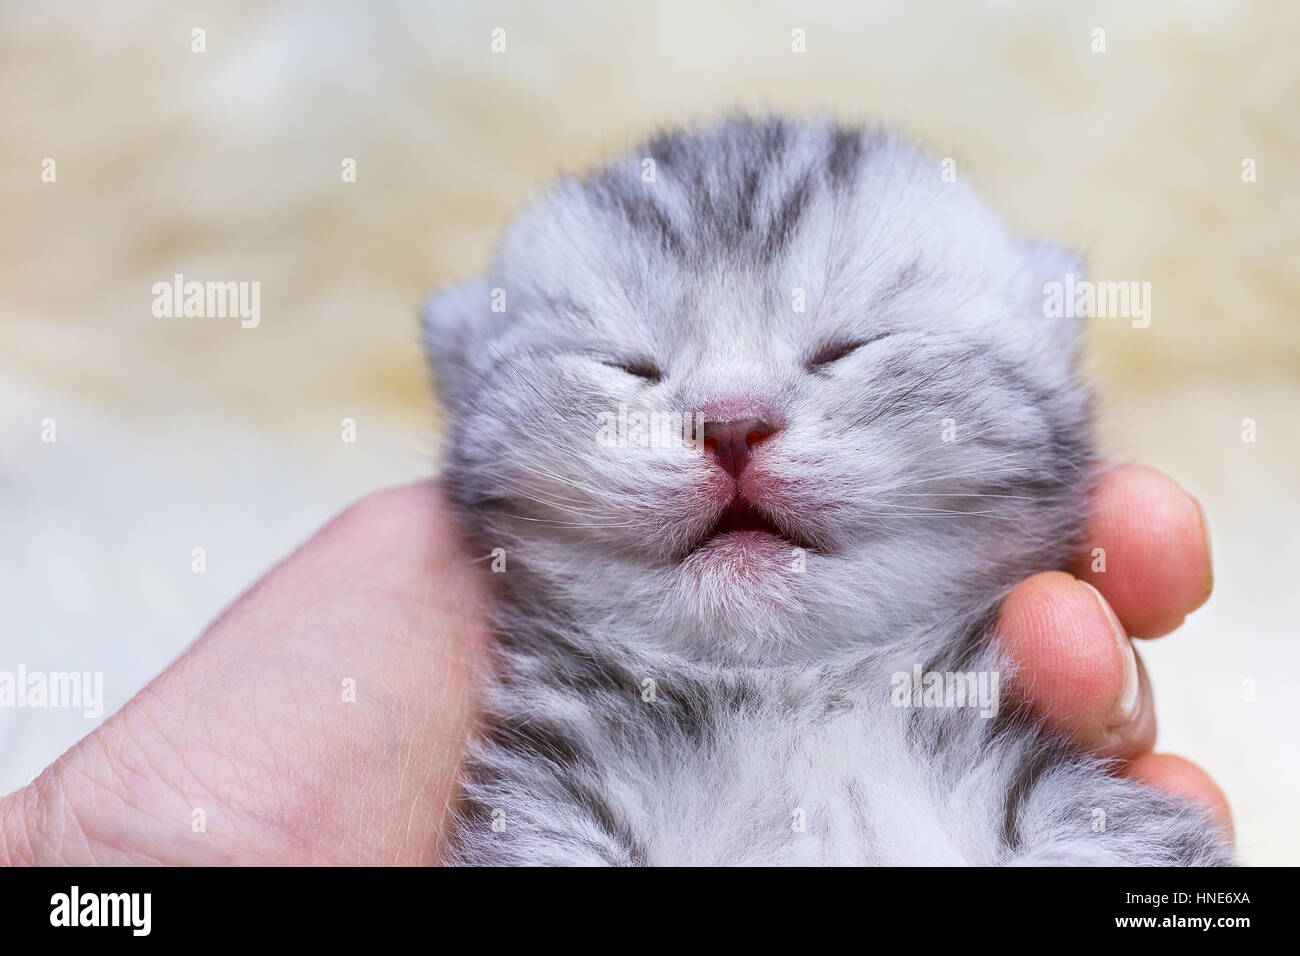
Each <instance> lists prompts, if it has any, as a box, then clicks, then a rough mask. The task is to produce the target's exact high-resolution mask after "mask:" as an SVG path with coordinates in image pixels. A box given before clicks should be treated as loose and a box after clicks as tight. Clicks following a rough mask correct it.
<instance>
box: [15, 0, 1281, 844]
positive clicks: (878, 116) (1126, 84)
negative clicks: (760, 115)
mask: <svg viewBox="0 0 1300 956" xmlns="http://www.w3.org/2000/svg"><path fill="white" fill-rule="evenodd" d="M1080 6H1081V5H1078V4H1067V3H1060V4H1044V3H1040V2H1034V0H1024V2H984V3H956V2H953V3H903V2H899V3H871V4H859V3H850V2H845V3H842V4H834V3H828V4H819V3H784V4H774V3H761V2H731V3H716V4H709V5H707V6H706V5H703V4H696V3H667V4H634V3H625V4H619V3H610V4H604V5H599V6H597V5H591V7H590V8H588V7H587V6H586V5H577V4H574V5H570V4H528V5H525V4H499V3H496V4H494V3H481V4H475V5H473V6H472V8H471V9H460V8H458V6H453V5H452V4H450V3H448V4H440V3H409V4H403V3H374V4H364V5H363V4H338V5H330V4H324V3H307V2H286V3H279V4H261V3H252V2H245V3H222V4H215V3H214V4H210V5H203V4H195V3H188V2H171V3H164V2H161V0H158V2H120V3H114V4H111V5H101V4H90V3H84V4H80V5H76V4H73V5H69V6H67V7H64V8H62V9H56V8H52V7H50V6H49V5H48V4H40V3H36V2H32V3H28V2H25V0H19V2H14V0H10V2H8V3H6V4H5V5H4V6H3V8H0V116H3V117H4V121H3V122H4V134H3V139H4V146H3V149H0V201H2V203H3V205H2V207H0V208H2V209H3V222H2V224H0V319H2V321H3V339H2V341H3V348H2V349H0V407H2V408H3V413H2V414H0V428H2V431H0V492H2V494H0V532H2V533H3V548H0V572H2V573H0V598H3V607H4V609H5V613H4V614H3V618H2V620H3V624H0V669H6V670H14V669H15V668H16V666H17V665H18V664H19V663H23V664H25V665H26V666H27V667H28V668H29V669H45V670H69V669H79V670H91V671H94V670H102V671H103V672H104V674H105V685H106V686H105V692H106V697H107V701H106V712H109V711H111V710H112V709H114V708H116V707H117V706H119V705H120V704H121V703H122V702H123V701H125V700H126V699H127V698H128V697H129V696H130V695H131V694H132V693H134V692H135V691H136V690H137V689H139V688H140V687H141V686H142V685H143V684H144V683H145V682H146V681H147V680H148V679H149V678H150V677H151V676H152V675H153V674H155V673H156V672H157V671H158V670H159V669H161V668H162V667H164V666H165V665H166V664H167V663H168V661H169V660H171V659H172V658H173V657H174V656H175V655H176V654H178V653H179V652H180V651H181V650H182V649H183V648H184V646H185V645H186V644H187V643H188V642H189V641H191V640H192V639H193V638H194V637H195V636H197V635H198V634H199V633H200V632H201V631H202V629H203V628H204V626H205V625H206V624H207V623H208V622H209V621H210V620H211V618H212V617H213V616H214V615H215V614H216V613H218V611H219V610H220V609H221V608H222V607H223V606H224V605H225V604H226V603H228V602H229V601H230V600H231V599H233V598H234V597H235V596H236V595H237V594H238V593H239V592H240V591H241V590H242V589H243V588H244V587H246V586H247V585H248V584H249V583H251V582H252V581H253V580H254V579H255V578H256V576H257V575H258V574H259V573H260V572H261V571H263V570H264V569H265V568H266V567H267V566H268V565H269V564H270V563H271V562H273V561H274V560H276V559H277V558H279V557H280V556H282V555H284V554H285V553H286V552H287V551H288V550H290V549H291V548H292V547H293V546H294V545H295V544H296V543H297V542H299V541H301V540H302V539H303V538H304V537H306V536H307V535H308V534H309V533H310V532H311V531H312V530H313V529H314V528H316V527H317V526H318V525H320V524H321V523H322V522H323V521H325V520H326V519H327V518H328V517H329V516H330V515H332V514H333V513H334V512H336V511H337V510H338V509H340V508H341V507H343V506H344V505H346V504H347V503H348V502H350V501H352V500H353V499H355V498H357V497H359V496H360V495H362V494H364V493H366V492H367V491H370V490H373V489H376V488H379V487H381V486H384V485H387V484H390V483H394V482H400V481H406V480H412V479H416V478H420V477H423V476H427V475H429V474H431V473H432V472H433V471H434V470H435V468H436V447H437V433H438V422H437V419H436V416H435V413H434V411H433V409H432V406H431V403H430V401H429V399H428V395H427V382H426V374H425V370H424V364H423V359H422V356H421V354H420V351H419V348H418V346H417V324H416V318H415V315H416V309H417V307H418V304H419V302H420V300H421V298H422V296H423V295H424V294H425V293H426V292H427V291H428V290H430V289H431V288H433V287H434V286H436V285H438V284H440V283H443V282H446V281H448V280H452V279H456V278H458V277H463V276H467V275H469V274H471V273H473V272H474V271H476V270H480V269H482V268H483V267H484V265H485V263H486V262H487V260H488V257H489V255H490V252H491V247H492V243H493V241H494V238H495V236H496V234H497V232H498V229H499V228H500V226H501V225H502V223H503V222H504V221H505V220H506V218H507V217H508V216H509V215H510V213H511V212H512V211H514V210H515V209H517V208H518V207H519V206H520V204H521V203H523V202H524V201H525V200H526V198H527V197H528V196H529V195H530V194H531V193H532V192H533V191H534V190H535V189H536V188H537V187H539V186H541V185H543V184H544V183H546V182H547V181H548V180H549V179H550V178H551V177H552V176H553V175H554V174H555V173H556V172H557V171H559V170H561V169H566V170H567V169H578V168H581V167H583V166H585V165H587V164H590V163H592V162H594V161H596V160H598V159H599V158H600V157H602V156H605V155H608V154H610V153H613V152H616V151H618V150H620V149H621V148H624V147H626V146H627V145H630V144H631V143H632V142H633V141H635V140H636V139H637V138H638V137H640V136H641V135H643V134H644V133H646V132H647V131H648V130H650V129H651V128H652V127H653V126H655V125H658V124H663V123H672V122H676V121H679V120H683V119H688V118H691V117H702V116H708V115H711V114H713V113H715V112H717V111H719V110H721V109H725V108H728V107H732V106H756V107H771V108H776V109H782V110H790V111H793V112H796V113H805V112H816V111H825V112H831V113H834V114H836V115H838V116H841V117H844V118H850V119H859V118H863V119H872V120H881V121H888V122H893V123H897V124H899V125H901V126H902V127H904V128H905V129H907V130H908V131H910V132H911V133H912V134H913V135H914V136H915V137H917V138H918V139H920V140H921V141H922V142H924V143H926V144H927V145H928V146H930V147H931V148H932V149H933V150H934V151H936V152H937V153H938V155H940V156H952V157H954V158H956V159H957V161H958V168H959V172H960V174H961V175H963V176H969V177H971V178H972V179H973V180H974V181H975V182H976V183H977V185H978V186H980V187H981V188H982V189H983V190H984V192H985V193H986V194H987V195H989V196H990V198H991V199H992V200H993V201H994V203H995V204H996V205H997V206H998V207H999V208H1001V209H1002V210H1003V211H1004V212H1005V213H1006V215H1007V216H1008V217H1009V219H1010V220H1011V222H1012V223H1013V225H1014V226H1016V227H1017V228H1018V229H1021V230H1022V231H1024V232H1026V233H1033V234H1039V235H1043V236H1048V237H1054V238H1058V239H1061V240H1064V241H1067V242H1069V243H1072V244H1075V245H1076V246H1078V247H1079V248H1081V249H1083V250H1084V251H1085V252H1086V253H1087V255H1088V257H1089V262H1090V267H1091V273H1092V276H1093V277H1094V278H1097V279H1114V280H1137V281H1143V280H1145V281H1150V282H1151V283H1152V287H1153V292H1152V296H1153V303H1154V305H1153V320H1152V323H1151V327H1150V328H1148V329H1143V330H1136V329H1132V328H1130V327H1129V325H1128V323H1127V322H1126V321H1124V320H1114V319H1110V320H1107V319H1099V320H1095V321H1094V323H1093V328H1092V333H1091V335H1092V343H1093V346H1094V352H1095V356H1094V358H1095V361H1094V363H1093V364H1094V368H1095V372H1096V375H1097V378H1098V380H1099V381H1100V382H1101V383H1102V384H1103V386H1104V389H1105V394H1106V396H1107V415H1106V423H1107V424H1106V435H1107V437H1108V444H1109V448H1110V450H1111V452H1112V453H1113V454H1114V455H1115V456H1117V457H1121V458H1134V459H1137V460H1141V461H1144V462H1147V463H1150V464H1152V465H1156V466H1158V467H1161V468H1164V469H1166V470H1167V471H1169V472H1170V473H1171V474H1173V475H1174V476H1176V477H1177V478H1178V479H1179V480H1181V481H1182V482H1183V483H1184V484H1185V485H1186V486H1187V487H1188V488H1189V489H1191V490H1192V491H1193V492H1194V493H1195V494H1197V495H1198V496H1199V497H1200V498H1201V500H1202V501H1203V503H1204V505H1205V509H1206V512H1207V514H1208V516H1209V520H1210V523H1211V527H1212V534H1213V538H1214V544H1215V548H1216V559H1217V561H1216V571H1217V587H1216V591H1215V595H1214V597H1213V598H1212V599H1211V601H1210V603H1209V604H1208V605H1207V606H1206V607H1205V608H1204V609H1202V610H1201V611H1199V612H1197V613H1196V614H1195V615H1193V616H1192V618H1191V619H1190V620H1189V621H1188V623H1187V625H1186V626H1185V628H1184V629H1183V630H1182V631H1180V632H1179V634H1178V635H1177V637H1175V638H1173V639H1167V640H1164V641H1160V642H1156V643H1154V644H1144V645H1143V647H1142V653H1143V654H1144V657H1145V659H1146V660H1147V662H1148V665H1149V667H1150V669H1151V670H1152V671H1153V674H1154V680H1155V684H1156V688H1157V697H1158V703H1159V714H1160V718H1161V722H1162V732H1161V747H1162V749H1168V750H1173V751H1177V752H1183V753H1186V754H1188V755H1190V756H1192V757H1193V758H1195V759H1196V760H1198V761H1200V762H1201V763H1203V765H1204V766H1206V767H1207V769H1209V770H1210V772H1211V773H1212V774H1214V775H1215V776H1216V778H1217V779H1218V780H1219V782H1220V783H1221V784H1222V785H1223V787H1224V788H1225V790H1226V791H1227V793H1228V795H1229V797H1230V799H1231V800H1232V803H1233V806H1234V809H1235V812H1236V814H1237V820H1238V834H1239V842H1240V845H1241V848H1242V851H1243V855H1244V857H1245V859H1246V860H1247V861H1249V862H1255V863H1291V864H1295V863H1298V862H1300V827H1298V826H1297V824H1296V821H1295V817H1294V811H1295V808H1296V806H1297V804H1298V803H1300V741H1298V740H1297V723H1298V721H1297V716H1296V715H1297V703H1298V702H1300V676H1298V674H1300V643H1298V642H1297V640H1296V636H1297V630H1298V629H1300V628H1298V626H1297V620H1298V619H1300V613H1298V612H1300V600H1298V599H1297V593H1298V592H1300V589H1298V588H1297V586H1296V584H1295V581H1294V574H1295V571H1296V569H1297V561H1296V558H1297V550H1298V548H1300V545H1298V543H1297V542H1298V539H1300V521H1298V520H1297V519H1298V517H1300V481H1298V480H1297V466H1298V465H1300V453H1298V451H1297V442H1296V432H1297V429H1296V422H1295V416H1296V414H1297V411H1298V410H1300V323H1298V322H1297V321H1296V314H1295V311H1296V306H1297V304H1300V280H1298V279H1297V273H1296V269H1295V266H1296V253H1297V251H1300V250H1298V246H1297V239H1296V230H1297V225H1296V224H1297V221H1298V219H1300V190H1298V189H1297V159H1298V158H1300V116H1298V115H1297V110H1298V109H1300V59H1297V57H1296V55H1295V50H1294V39H1295V37H1296V36H1300V9H1298V8H1295V7H1293V6H1287V5H1283V4H1271V3H1258V4H1249V3H1238V2H1223V3H1186V2H1182V3H1168V4H1157V3H1144V4H1132V3H1116V4H1111V5H1092V4H1090V5H1088V9H1087V10H1080V9H1079V7H1080ZM196 27H197V28H203V29H204V30H206V43H207V50H206V52H204V53H194V52H192V51H191V31H192V30H193V29H194V28H196ZM496 27H502V28H504V29H505V30H506V37H507V52H506V53H505V54H495V55H494V54H493V53H492V52H491V51H490V48H489V44H490V34H491V31H492V29H493V28H496ZM795 28H802V29H804V30H806V31H807V52H806V53H804V54H801V55H800V54H795V53H792V52H791V31H792V30H793V29H795ZM1095 28H1102V29H1104V30H1105V42H1106V52H1104V53H1094V52H1092V51H1091V44H1092V40H1093V35H1092V31H1093V30H1094V29H1095ZM46 157H50V158H53V159H54V160H55V161H56V163H57V177H58V178H57V182H56V183H53V184H47V183H42V182H41V178H40V174H41V163H42V160H43V159H44V158H46ZM349 157H350V158H354V159H355V160H356V163H357V182H356V183H353V184H345V183H343V182H342V181H341V177H340V168H341V166H340V164H341V163H342V161H343V160H344V159H345V158H349ZM1245 157H1252V158H1254V159H1255V160H1256V163H1257V169H1258V181H1257V182H1256V183H1253V184H1244V183H1243V182H1242V180H1241V163H1242V160H1243V158H1245ZM175 272H183V273H184V274H185V275H186V277H187V278H192V279H199V280H236V281H253V280H257V281H260V282H261V284H262V303H261V309H262V320H261V325H260V327H258V328H256V329H241V328H240V327H239V323H238V320H237V319H195V318H191V319H184V318H178V319H159V318H155V317H154V316H153V315H152V313H151V309H150V306H151V303H152V298H153V296H152V291H151V287H152V285H153V283H154V282H156V281H159V280H170V278H171V276H172V275H173V273H175ZM347 417H350V418H354V419H355V420H356V422H357V441H356V443H355V444H346V443H344V442H342V441H341V440H340V422H341V420H342V419H343V418H347ZM46 418H53V419H55V421H56V423H57V436H58V437H57V442H55V443H53V444H47V443H42V441H41V439H40V432H41V423H42V420H43V419H46ZM1244 418H1253V419H1254V420H1255V421H1256V423H1257V428H1258V441H1257V442H1255V443H1253V444H1248V443H1244V442H1243V441H1242V439H1241V431H1242V420H1243V419H1244ZM198 547H202V548H205V549H206V551H207V567H208V570H207V573H206V574H195V573H192V571H191V551H192V549H194V548H198ZM1252 690H1253V700H1252V699H1250V698H1251V696H1252V694H1251V691H1252ZM93 725H94V721H93V720H87V719H85V718H83V717H82V716H81V715H80V713H78V712H64V711H42V712H37V711H19V710H6V711H0V792H5V791H7V790H8V789H11V788H13V787H16V786H18V785H20V784H22V783H24V782H25V781H27V780H29V779H30V778H31V777H32V776H33V775H34V774H35V773H37V772H38V771H39V770H40V769H41V768H42V767H43V766H44V765H45V763H47V762H48V761H49V760H51V759H52V758H53V757H55V756H56V755H57V754H58V753H59V752H60V751H61V750H62V749H63V748H64V747H66V746H67V745H69V744H70V743H72V742H73V741H74V740H75V739H77V738H78V737H79V736H81V735H82V734H84V733H85V732H87V731H88V730H89V729H91V727H92V726H93Z"/></svg>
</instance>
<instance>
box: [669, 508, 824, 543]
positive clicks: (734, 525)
mask: <svg viewBox="0 0 1300 956" xmlns="http://www.w3.org/2000/svg"><path fill="white" fill-rule="evenodd" d="M741 533H745V534H762V535H770V536H771V537H773V538H777V539H779V540H781V541H784V542H786V543H787V544H789V545H790V546H791V547H800V548H803V549H805V550H812V547H811V545H810V544H808V543H806V542H804V541H802V540H800V539H799V538H798V537H796V536H795V535H791V534H789V533H787V532H786V531H783V530H782V529H781V528H780V527H778V526H777V525H776V523H775V522H773V521H772V520H771V519H770V518H768V517H767V516H766V515H765V514H763V513H762V512H761V511H759V510H758V509H757V508H755V507H754V506H753V505H752V504H750V503H749V502H748V501H746V500H745V499H744V498H736V500H735V501H733V502H732V503H731V504H730V505H728V506H727V510H726V511H724V512H722V514H721V515H720V516H719V517H718V520H717V522H716V523H715V524H714V525H713V527H712V528H710V529H709V531H708V533H707V534H705V535H704V537H702V538H701V539H700V540H699V541H698V542H697V543H696V544H695V547H693V548H692V549H691V551H692V552H694V551H698V550H699V549H700V548H702V547H704V546H705V545H707V544H708V543H709V542H711V541H715V540H717V539H718V538H721V537H724V536H725V535H731V534H741Z"/></svg>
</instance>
